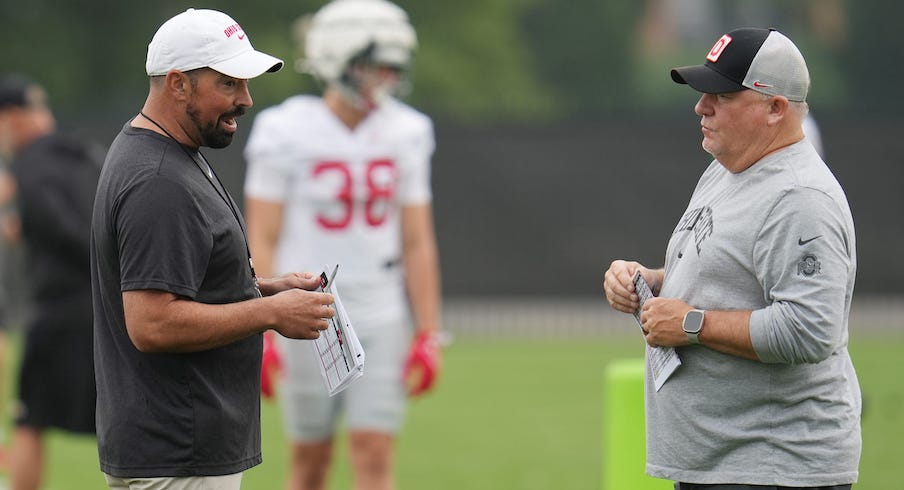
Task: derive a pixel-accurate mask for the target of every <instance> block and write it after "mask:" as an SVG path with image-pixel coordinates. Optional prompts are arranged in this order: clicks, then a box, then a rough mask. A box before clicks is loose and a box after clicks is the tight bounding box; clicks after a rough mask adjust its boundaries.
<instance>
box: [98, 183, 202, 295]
mask: <svg viewBox="0 0 904 490" xmlns="http://www.w3.org/2000/svg"><path fill="white" fill-rule="evenodd" d="M114 221H115V227H116V231H117V237H118V246H119V254H120V268H121V271H122V290H123V291H127V290H137V289H158V290H163V291H168V292H171V293H173V294H177V295H180V296H185V297H188V298H191V299H194V298H195V297H196V295H197V293H198V291H199V289H200V287H201V284H202V283H203V281H204V275H205V271H206V265H207V263H208V262H209V260H210V254H211V250H212V246H213V243H212V242H213V239H212V238H211V237H212V234H211V231H210V226H209V222H208V219H207V217H206V216H205V215H204V213H203V210H202V208H201V207H200V206H199V205H198V202H197V199H196V198H195V196H193V195H192V194H191V193H190V192H189V191H188V190H187V189H186V188H185V187H184V186H183V185H181V184H180V183H178V182H175V181H173V180H171V179H167V178H165V177H159V176H157V177H153V178H150V179H148V180H145V181H142V182H140V183H138V184H136V185H135V186H133V187H131V188H129V190H128V191H126V193H124V194H123V195H122V196H121V198H120V199H119V202H118V204H117V206H116V214H115V216H114Z"/></svg>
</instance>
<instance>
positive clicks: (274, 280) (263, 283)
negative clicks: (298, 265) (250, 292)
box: [257, 272, 320, 296]
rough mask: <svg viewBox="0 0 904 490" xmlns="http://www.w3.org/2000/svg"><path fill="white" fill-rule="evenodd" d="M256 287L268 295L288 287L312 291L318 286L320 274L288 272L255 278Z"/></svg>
mask: <svg viewBox="0 0 904 490" xmlns="http://www.w3.org/2000/svg"><path fill="white" fill-rule="evenodd" d="M257 287H258V289H260V290H261V294H262V295H264V296H270V295H273V294H276V293H279V292H282V291H286V290H289V289H304V290H307V291H313V290H315V289H317V288H318V287H320V276H318V275H317V274H312V273H310V272H290V273H289V274H286V275H283V276H279V277H271V278H262V277H259V278H258V279H257Z"/></svg>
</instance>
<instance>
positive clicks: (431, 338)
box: [403, 330, 440, 396]
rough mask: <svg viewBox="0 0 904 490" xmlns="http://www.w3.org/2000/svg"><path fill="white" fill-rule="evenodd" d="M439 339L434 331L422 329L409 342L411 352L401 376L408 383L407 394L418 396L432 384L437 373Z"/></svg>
mask: <svg viewBox="0 0 904 490" xmlns="http://www.w3.org/2000/svg"><path fill="white" fill-rule="evenodd" d="M439 366H440V350H439V341H438V339H437V336H436V334H435V333H434V332H430V331H426V330H422V331H421V332H419V333H418V334H417V336H416V337H415V338H414V342H413V343H412V344H411V352H409V353H408V359H407V360H406V361H405V369H404V371H403V376H404V378H405V384H407V385H408V394H409V395H411V396H418V395H422V394H424V393H426V392H427V391H429V390H430V388H431V387H432V386H433V382H434V381H435V380H436V376H437V375H438V374H439Z"/></svg>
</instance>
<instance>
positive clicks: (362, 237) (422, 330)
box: [245, 0, 441, 489]
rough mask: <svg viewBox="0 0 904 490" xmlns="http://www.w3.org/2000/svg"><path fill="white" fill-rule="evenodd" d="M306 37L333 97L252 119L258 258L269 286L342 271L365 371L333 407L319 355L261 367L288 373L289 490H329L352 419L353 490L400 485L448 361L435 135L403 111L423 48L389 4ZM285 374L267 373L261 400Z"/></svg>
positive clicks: (286, 352) (330, 15)
mask: <svg viewBox="0 0 904 490" xmlns="http://www.w3.org/2000/svg"><path fill="white" fill-rule="evenodd" d="M297 27H298V29H297V33H298V34H299V36H298V37H299V38H300V40H301V41H302V42H303V53H304V55H303V58H302V59H300V60H299V62H298V64H297V66H296V68H298V69H299V71H302V72H304V73H309V74H311V75H313V76H314V77H315V78H316V79H317V80H318V81H320V82H322V84H323V87H324V89H323V93H322V95H320V96H317V95H296V96H292V97H290V98H288V99H287V100H285V101H284V102H283V103H281V104H279V105H277V106H275V107H271V108H268V109H266V110H263V111H262V112H261V113H260V114H259V115H258V116H257V117H256V119H255V121H254V125H253V128H252V130H251V135H250V137H249V141H248V144H247V147H246V148H245V157H246V159H247V164H248V167H247V176H246V182H245V196H246V206H245V210H246V216H247V221H248V232H249V237H250V241H251V249H252V255H253V258H254V262H255V267H256V268H257V269H258V271H260V273H261V274H263V275H267V274H279V273H281V272H284V271H290V270H309V269H314V270H316V269H321V268H323V267H324V265H325V264H327V263H338V264H339V265H340V267H339V274H338V277H337V278H336V282H335V284H336V285H337V289H338V291H339V293H340V294H341V295H342V300H343V303H344V305H345V307H346V310H347V312H348V315H349V317H350V319H351V322H352V324H353V325H354V327H355V329H356V330H357V332H358V335H359V338H360V340H361V342H362V345H363V347H364V350H365V352H366V355H367V364H366V365H365V370H364V376H363V377H362V378H360V379H358V380H357V381H355V382H354V383H353V384H352V385H350V386H349V387H348V388H347V389H346V390H345V391H343V392H341V393H339V394H337V395H336V396H335V397H332V398H331V397H329V396H328V394H327V391H326V388H325V386H324V382H323V380H322V379H321V374H320V371H319V368H318V366H317V364H316V363H315V354H314V349H312V346H311V345H308V344H307V343H301V342H292V341H288V340H286V339H278V340H277V342H269V343H268V344H269V345H270V346H274V345H275V346H277V347H278V348H279V351H280V352H281V353H282V354H281V356H280V357H279V358H278V357H277V356H274V355H273V352H272V351H270V352H268V353H266V354H265V364H271V365H276V364H281V365H282V368H283V371H284V374H285V376H284V379H283V382H282V383H281V385H280V386H281V390H280V397H279V398H280V400H281V402H282V404H283V413H284V416H285V425H286V430H287V433H288V436H289V439H290V441H291V465H290V468H291V469H290V475H289V487H290V488H293V489H301V488H325V485H326V477H327V474H328V471H329V464H330V461H331V457H332V449H333V440H334V436H335V430H336V424H337V418H338V416H339V414H343V415H344V417H345V425H346V426H347V428H348V431H349V447H350V453H351V454H350V459H351V468H352V471H353V479H354V482H355V488H358V489H388V488H393V487H394V485H395V483H394V480H393V455H394V442H395V436H396V434H397V433H398V431H399V430H400V428H401V426H402V422H403V418H404V412H405V407H406V401H407V398H408V397H409V396H415V395H420V394H422V393H424V392H426V391H428V390H429V389H430V388H431V387H432V386H433V383H434V381H435V380H436V376H437V372H438V369H439V362H440V350H439V347H438V342H437V338H438V337H437V336H438V333H439V330H440V328H441V325H440V322H441V319H440V296H441V294H440V268H439V261H438V253H437V247H436V239H435V234H434V226H433V213H432V205H431V201H432V191H431V186H430V160H431V157H432V154H433V150H434V134H433V125H432V122H431V120H430V118H429V117H428V116H426V115H424V114H422V113H420V112H418V111H417V110H415V109H413V108H411V107H409V106H408V105H406V104H404V103H402V102H401V101H399V100H398V99H397V96H399V94H401V93H402V92H403V91H404V90H405V89H406V88H407V76H406V75H407V71H408V69H409V66H410V63H411V58H412V52H413V50H414V49H415V47H416V45H417V38H416V35H415V31H414V29H413V27H412V26H411V24H410V23H409V20H408V16H407V14H406V13H405V11H403V10H402V9H401V8H399V7H398V6H396V5H395V4H393V3H390V2H388V1H386V0H334V1H332V2H331V3H329V4H327V5H326V6H324V7H323V8H321V9H320V10H319V11H318V12H317V13H316V14H314V15H313V16H310V17H303V18H302V19H301V20H300V21H299V22H298V26H297ZM280 358H281V361H279V360H278V359H280ZM273 371H274V369H272V366H268V365H265V366H264V369H263V376H264V378H265V380H264V381H265V382H264V387H265V389H271V390H272V384H270V383H269V382H268V381H271V380H269V379H267V378H269V376H270V375H271V374H272V373H273ZM266 394H267V393H266V392H265V395H266Z"/></svg>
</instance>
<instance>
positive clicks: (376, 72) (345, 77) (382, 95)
mask: <svg viewBox="0 0 904 490" xmlns="http://www.w3.org/2000/svg"><path fill="white" fill-rule="evenodd" d="M378 51H379V50H378V48H377V45H376V43H370V45H368V46H367V47H366V48H365V49H364V50H363V51H362V52H361V53H360V54H358V55H357V56H355V57H353V58H352V59H350V60H349V62H348V66H347V67H346V68H345V70H344V71H343V72H342V76H340V77H339V79H338V80H336V81H335V83H334V84H333V85H334V86H336V88H338V89H339V90H340V91H341V93H342V94H343V96H344V97H345V98H346V100H348V102H350V103H351V104H352V105H353V106H355V107H357V108H359V109H361V110H368V111H369V110H373V109H375V108H377V107H379V106H380V104H382V103H383V102H384V101H385V100H386V99H387V98H389V97H401V96H404V95H407V94H408V93H409V92H410V91H411V84H410V82H409V78H408V65H407V63H404V64H403V63H397V62H395V60H397V59H398V57H393V56H381V53H379V52H378ZM390 60H392V61H390Z"/></svg>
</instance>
